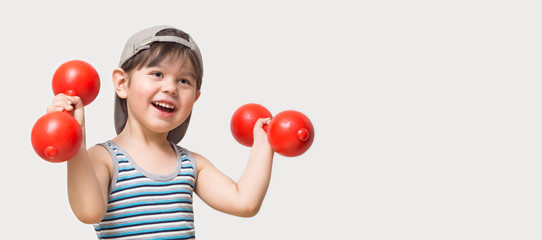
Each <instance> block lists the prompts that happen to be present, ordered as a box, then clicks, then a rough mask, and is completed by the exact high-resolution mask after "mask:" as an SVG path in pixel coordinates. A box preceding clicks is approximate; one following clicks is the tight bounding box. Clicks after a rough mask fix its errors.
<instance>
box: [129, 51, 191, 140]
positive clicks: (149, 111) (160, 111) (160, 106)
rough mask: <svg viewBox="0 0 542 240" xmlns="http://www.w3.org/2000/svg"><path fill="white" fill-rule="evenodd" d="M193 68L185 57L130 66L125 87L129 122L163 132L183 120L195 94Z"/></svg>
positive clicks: (189, 109) (189, 110)
mask: <svg viewBox="0 0 542 240" xmlns="http://www.w3.org/2000/svg"><path fill="white" fill-rule="evenodd" d="M195 72H196V71H195V69H194V66H193V65H192V63H191V62H190V61H189V60H184V61H183V62H181V63H179V62H171V61H167V60H166V61H163V62H162V63H160V64H158V65H157V66H154V67H148V66H145V67H143V68H141V69H139V70H137V69H136V70H134V72H133V73H132V74H131V77H130V79H129V84H128V87H127V91H126V93H127V99H126V100H127V101H126V102H127V107H128V116H129V117H128V121H129V122H130V124H136V125H138V126H140V127H141V128H142V129H146V130H149V131H151V132H154V133H167V132H169V131H170V130H172V129H174V128H176V127H177V126H179V125H180V124H181V123H183V122H184V120H186V118H187V117H188V116H189V115H190V112H191V111H192V107H193V105H194V102H195V101H196V100H197V98H198V97H199V91H197V90H196V74H195Z"/></svg>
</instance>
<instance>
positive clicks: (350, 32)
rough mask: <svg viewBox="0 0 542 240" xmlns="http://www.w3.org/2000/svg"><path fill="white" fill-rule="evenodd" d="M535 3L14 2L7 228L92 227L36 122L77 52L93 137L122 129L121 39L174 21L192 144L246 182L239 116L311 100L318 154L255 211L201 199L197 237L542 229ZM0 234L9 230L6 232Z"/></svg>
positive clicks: (0, 57)
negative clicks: (192, 54)
mask: <svg viewBox="0 0 542 240" xmlns="http://www.w3.org/2000/svg"><path fill="white" fill-rule="evenodd" d="M541 10H542V8H541V5H540V4H539V3H538V1H481V0H470V1H420V0H415V1H325V2H324V1H271V2H263V3H262V2H260V3H256V1H213V2H210V1H197V2H196V1H134V0H132V1H79V2H77V1H50V0H49V1H7V2H6V1H4V2H3V3H2V4H1V6H0V29H1V30H0V31H1V38H0V42H1V46H2V47H1V48H2V50H1V52H0V61H1V62H0V69H1V76H2V77H1V79H2V87H1V91H2V94H1V98H2V103H3V107H2V108H3V111H2V112H3V113H2V117H1V121H2V122H1V123H2V124H0V127H1V129H0V130H1V133H2V137H1V138H0V139H1V141H2V143H1V144H0V147H1V151H2V152H3V159H2V165H1V166H2V171H1V174H0V178H1V179H0V183H1V184H2V193H1V198H0V201H1V205H0V207H1V216H2V218H3V219H4V221H2V222H3V224H2V227H1V229H2V236H4V237H5V236H10V237H9V239H33V238H34V239H35V238H45V239H53V238H54V239H95V234H94V232H93V228H92V227H91V226H88V225H85V224H82V223H80V222H78V221H77V219H76V218H75V217H74V216H73V214H72V212H71V210H70V207H69V204H68V200H67V194H66V165H65V164H51V163H47V162H45V161H43V160H41V159H40V158H38V157H37V155H36V154H35V153H34V152H33V149H32V147H31V144H30V131H31V128H32V126H33V124H34V123H35V121H36V120H37V119H38V118H39V117H40V116H42V115H43V114H44V113H45V108H46V106H47V105H49V103H50V101H51V99H52V97H53V95H52V91H51V86H50V82H51V77H52V75H53V73H54V70H55V69H56V68H57V67H58V66H59V65H60V64H61V63H63V62H64V61H67V60H71V59H83V60H85V61H88V62H89V63H91V64H92V65H93V66H94V67H95V68H96V69H97V70H98V72H99V74H100V76H101V79H102V88H101V92H100V94H99V95H98V98H97V99H96V100H95V101H94V102H93V103H92V104H91V105H89V106H88V107H87V109H86V114H87V131H88V132H87V136H88V137H87V142H88V143H89V144H95V143H98V142H103V141H105V140H108V139H111V138H112V137H114V134H115V133H114V127H113V94H114V93H113V88H112V84H111V72H112V70H113V69H114V68H115V66H116V65H117V63H118V60H119V57H120V53H121V50H122V47H123V45H124V43H125V41H126V40H127V39H128V37H129V36H130V35H131V34H133V33H134V32H136V31H138V30H141V29H143V28H146V27H149V26H153V25H158V24H166V25H173V26H176V27H178V28H180V29H183V30H185V31H186V32H188V33H189V34H191V35H192V36H193V37H194V39H195V40H196V41H197V43H198V45H199V46H200V48H201V51H202V54H203V59H204V66H205V77H204V82H203V88H202V91H203V92H202V96H201V98H200V100H199V101H198V102H197V103H196V105H195V107H194V115H193V118H192V122H191V126H190V128H189V131H188V134H187V137H185V139H184V140H183V142H182V145H183V146H185V147H187V148H189V149H191V150H193V151H196V152H199V153H201V154H203V155H205V156H206V157H207V158H209V159H210V160H211V161H212V162H213V163H214V164H215V165H216V166H217V167H218V168H219V169H221V170H222V171H223V172H225V173H226V174H227V175H229V176H231V177H232V178H234V179H238V178H239V177H240V176H241V174H242V172H243V170H244V167H245V164H246V160H247V158H248V153H249V149H248V148H245V147H243V146H241V145H240V144H238V143H237V142H235V140H234V139H233V137H232V136H231V133H230V129H229V121H230V117H231V114H232V113H233V112H234V111H235V110H236V109H237V107H239V106H240V105H242V104H245V103H249V102H256V103H260V104H262V105H264V106H266V107H267V108H268V109H269V110H270V111H271V112H272V113H273V114H277V113H278V112H280V111H283V110H287V109H294V110H298V111H301V112H303V113H305V114H306V115H307V116H309V118H310V119H311V120H312V122H313V124H314V126H315V129H316V138H315V141H314V144H313V145H312V147H311V149H309V151H308V152H307V153H306V154H304V155H302V156H300V157H296V158H286V157H282V156H279V155H277V156H276V158H275V162H274V167H273V176H272V180H271V185H270V187H269V191H268V194H267V197H266V199H265V201H264V205H263V207H262V209H261V211H260V213H259V214H258V215H257V216H256V217H254V218H249V219H244V218H238V217H234V216H230V215H226V214H222V213H219V212H217V211H215V210H213V209H211V208H209V207H208V206H206V205H205V204H204V203H202V202H201V200H199V199H196V201H195V212H196V228H197V237H198V238H199V239H541V238H542V232H541V231H540V229H541V228H540V226H541V225H542V208H541V203H542V193H541V182H542V173H541V167H542V162H541V160H542V159H541V148H540V146H541V144H542V139H541V136H542V128H541V126H542V113H541V107H542V104H541V103H542V94H541V90H542V82H541V73H542V71H541V70H542V68H541V66H542V47H541V46H542V34H541V25H542V24H541V23H542V14H540V13H541ZM4 237H2V238H4Z"/></svg>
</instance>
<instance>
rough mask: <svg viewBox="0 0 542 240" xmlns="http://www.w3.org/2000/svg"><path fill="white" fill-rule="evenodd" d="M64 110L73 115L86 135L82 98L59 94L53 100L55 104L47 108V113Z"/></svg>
mask: <svg viewBox="0 0 542 240" xmlns="http://www.w3.org/2000/svg"><path fill="white" fill-rule="evenodd" d="M64 110H66V111H68V112H70V113H71V114H72V115H73V117H74V118H75V120H77V123H79V126H81V130H83V134H85V131H84V128H85V111H84V108H83V102H82V101H81V98H79V97H78V96H69V95H66V94H64V93H59V94H57V95H56V96H55V98H53V103H52V104H51V105H50V106H49V107H47V113H50V112H60V111H64ZM83 139H84V138H83Z"/></svg>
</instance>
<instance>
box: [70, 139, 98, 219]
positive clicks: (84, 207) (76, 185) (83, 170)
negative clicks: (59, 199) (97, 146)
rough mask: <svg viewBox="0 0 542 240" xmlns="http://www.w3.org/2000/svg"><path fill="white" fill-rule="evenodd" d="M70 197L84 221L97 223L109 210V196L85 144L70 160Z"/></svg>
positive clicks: (72, 204)
mask: <svg viewBox="0 0 542 240" xmlns="http://www.w3.org/2000/svg"><path fill="white" fill-rule="evenodd" d="M67 165H68V198H69V202H70V206H71V208H72V211H73V213H74V214H75V216H76V217H77V218H78V219H79V220H80V221H81V222H84V223H87V224H92V223H97V222H99V221H100V220H102V219H103V217H104V216H105V213H106V210H107V197H106V196H104V195H103V189H101V187H100V183H99V181H98V178H97V177H96V173H95V169H94V167H93V166H92V163H91V161H90V156H89V152H88V151H87V150H86V149H85V147H84V144H83V146H82V147H81V150H80V151H79V152H78V153H77V155H76V156H75V157H74V158H72V159H71V160H69V161H68V163H67Z"/></svg>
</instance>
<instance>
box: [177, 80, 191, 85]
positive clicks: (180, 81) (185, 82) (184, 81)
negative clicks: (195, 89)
mask: <svg viewBox="0 0 542 240" xmlns="http://www.w3.org/2000/svg"><path fill="white" fill-rule="evenodd" d="M179 83H180V84H188V85H191V83H190V81H188V80H186V79H180V80H179Z"/></svg>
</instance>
